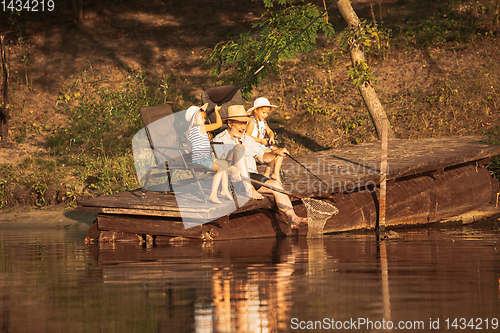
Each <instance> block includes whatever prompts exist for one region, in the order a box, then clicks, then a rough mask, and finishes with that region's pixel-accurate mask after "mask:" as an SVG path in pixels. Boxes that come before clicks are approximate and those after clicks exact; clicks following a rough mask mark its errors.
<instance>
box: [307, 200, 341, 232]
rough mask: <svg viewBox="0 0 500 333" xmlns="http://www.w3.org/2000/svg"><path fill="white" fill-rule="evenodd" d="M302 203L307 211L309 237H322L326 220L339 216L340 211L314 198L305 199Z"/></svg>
mask: <svg viewBox="0 0 500 333" xmlns="http://www.w3.org/2000/svg"><path fill="white" fill-rule="evenodd" d="M302 202H303V203H304V206H306V209H307V220H308V226H307V237H314V236H318V235H322V234H323V228H324V227H325V224H326V220H328V219H329V218H330V216H332V215H335V214H337V213H338V212H339V210H338V209H337V207H335V206H333V205H331V204H329V203H328V202H326V201H322V200H317V199H313V198H303V199H302Z"/></svg>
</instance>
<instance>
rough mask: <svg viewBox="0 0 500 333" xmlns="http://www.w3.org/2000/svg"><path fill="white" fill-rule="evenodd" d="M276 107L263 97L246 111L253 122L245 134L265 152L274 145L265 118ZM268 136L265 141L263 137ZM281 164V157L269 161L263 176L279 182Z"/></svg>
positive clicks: (272, 136) (270, 149)
mask: <svg viewBox="0 0 500 333" xmlns="http://www.w3.org/2000/svg"><path fill="white" fill-rule="evenodd" d="M277 108H278V107H277V106H276V105H272V104H271V103H270V102H269V100H268V99H267V98H265V97H259V98H257V99H256V100H255V101H254V102H253V107H251V108H250V109H248V111H247V114H248V115H249V116H254V118H253V121H249V122H248V125H247V129H246V133H247V134H248V135H250V136H251V137H252V138H254V140H255V142H257V144H258V145H259V147H260V148H261V149H262V150H264V151H265V152H271V151H272V150H273V145H274V144H275V143H276V142H275V140H274V132H273V131H272V130H271V128H269V125H268V124H267V122H266V118H267V117H268V116H269V113H271V112H272V111H273V110H274V109H277ZM266 134H267V136H268V138H267V139H266V138H265V136H266ZM282 162H283V157H281V156H277V157H276V158H275V159H273V160H271V161H269V162H268V163H266V164H267V168H266V171H265V172H264V176H266V177H270V178H273V179H276V180H280V178H279V174H280V168H281V163H282ZM273 167H274V172H273V174H272V175H271V176H270V174H271V168H273Z"/></svg>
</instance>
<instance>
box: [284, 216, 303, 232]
mask: <svg viewBox="0 0 500 333" xmlns="http://www.w3.org/2000/svg"><path fill="white" fill-rule="evenodd" d="M288 219H289V220H290V228H291V229H298V228H299V226H300V225H306V224H307V217H300V216H297V215H295V216H289V217H288Z"/></svg>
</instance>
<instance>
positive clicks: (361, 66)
mask: <svg viewBox="0 0 500 333" xmlns="http://www.w3.org/2000/svg"><path fill="white" fill-rule="evenodd" d="M347 75H348V76H349V78H350V79H351V80H352V82H353V83H354V85H355V86H356V87H359V86H361V85H362V84H364V83H365V82H375V76H374V75H373V73H372V69H371V67H370V66H368V64H367V63H366V62H364V61H358V62H356V66H354V67H351V68H349V70H348V71H347Z"/></svg>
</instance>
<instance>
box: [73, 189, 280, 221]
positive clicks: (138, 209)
mask: <svg viewBox="0 0 500 333" xmlns="http://www.w3.org/2000/svg"><path fill="white" fill-rule="evenodd" d="M140 193H141V191H140V190H134V191H127V192H121V193H116V194H112V195H107V196H103V197H97V198H91V199H86V200H82V201H80V202H78V208H77V210H78V211H81V212H87V213H102V214H118V215H124V214H125V215H127V214H128V215H144V216H161V217H173V218H178V219H180V218H181V217H182V218H191V219H205V220H212V219H214V218H213V217H214V216H217V217H218V216H220V215H219V214H218V213H219V210H221V209H224V208H227V207H231V206H230V205H231V204H232V202H231V201H229V200H224V201H223V203H222V204H204V203H202V202H201V200H200V199H199V198H193V199H192V200H191V203H192V204H191V205H190V206H186V205H184V206H182V207H181V208H182V215H181V212H180V210H179V206H178V205H177V200H176V197H175V195H174V194H169V193H160V192H146V193H145V195H144V196H142V195H141V194H140ZM193 197H194V196H193ZM273 207H274V197H273V196H272V195H265V196H264V199H263V200H249V201H248V202H247V203H246V204H245V205H244V206H243V207H240V208H239V209H238V210H236V211H235V213H240V212H246V211H251V210H254V209H260V208H273Z"/></svg>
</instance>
